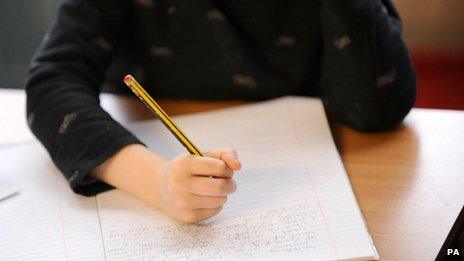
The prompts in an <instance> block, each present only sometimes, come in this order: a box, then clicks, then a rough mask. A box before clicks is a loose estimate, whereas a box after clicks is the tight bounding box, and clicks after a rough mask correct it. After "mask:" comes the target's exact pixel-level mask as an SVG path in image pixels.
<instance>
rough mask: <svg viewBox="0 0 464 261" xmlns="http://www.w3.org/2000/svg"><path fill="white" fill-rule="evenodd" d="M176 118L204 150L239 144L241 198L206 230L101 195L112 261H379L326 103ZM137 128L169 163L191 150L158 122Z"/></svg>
mask: <svg viewBox="0 0 464 261" xmlns="http://www.w3.org/2000/svg"><path fill="white" fill-rule="evenodd" d="M176 121H177V122H178V123H179V124H180V126H182V128H183V129H184V130H185V132H186V133H187V135H189V136H190V137H191V138H192V140H194V141H195V142H196V143H197V144H198V146H199V147H200V148H202V149H203V150H207V149H214V148H221V147H230V146H231V145H233V146H234V148H236V150H237V151H238V152H239V157H240V159H241V161H242V163H243V170H241V171H239V172H238V173H237V174H236V175H235V177H234V178H235V179H236V181H237V185H238V190H237V192H236V193H235V194H233V195H232V196H230V197H229V200H228V203H227V204H226V205H225V207H224V209H223V211H222V212H221V213H220V214H218V215H217V216H215V217H213V218H212V219H210V220H207V221H205V222H203V223H201V224H200V225H185V224H180V223H176V222H174V221H172V220H170V219H168V218H166V217H165V216H164V215H163V214H161V213H159V212H156V211H153V210H152V209H150V208H149V207H147V206H145V205H143V204H142V203H139V202H137V201H136V200H135V199H133V198H132V197H131V196H130V195H127V194H125V193H123V192H121V191H112V192H108V193H104V194H102V195H99V196H98V197H97V199H98V203H99V208H100V217H101V222H102V231H103V239H104V244H105V249H106V255H107V258H109V259H130V258H134V259H156V260H172V259H183V260H216V259H230V260H237V259H238V258H240V259H247V258H252V259H261V258H262V259H272V258H277V259H281V258H282V257H283V256H285V257H293V258H319V259H349V258H366V259H373V258H376V256H377V254H376V251H375V248H374V247H373V245H372V241H371V239H370V236H369V234H368V232H367V229H366V227H365V225H364V222H363V218H362V215H361V213H360V211H359V208H358V206H357V203H356V200H355V198H354V195H353V192H352V190H351V187H350V184H349V181H348V179H347V176H346V173H345V171H344V168H343V165H342V163H341V160H340V157H339V156H338V153H337V151H336V148H335V145H334V143H333V140H332V137H331V134H330V129H329V127H328V124H327V121H326V118H325V114H324V111H323V107H322V104H321V102H320V101H319V100H316V99H307V98H282V99H278V100H275V101H271V102H265V103H261V104H258V105H249V106H244V107H240V108H233V109H227V110H222V111H218V112H208V113H201V114H196V115H190V116H182V117H177V118H176ZM130 129H131V130H132V131H133V132H134V133H135V134H136V135H137V136H138V137H140V138H141V139H142V140H143V141H144V142H145V143H146V144H147V145H148V146H149V147H150V148H151V149H152V150H154V151H157V152H159V153H161V154H164V155H165V156H166V157H173V156H175V155H177V154H179V153H185V151H184V149H183V148H182V147H181V146H180V145H179V144H178V143H177V142H176V141H175V140H174V138H173V137H172V136H171V135H170V134H169V133H168V131H167V130H165V129H164V127H163V126H162V125H161V124H160V123H159V122H154V121H148V122H143V123H137V124H133V125H131V126H130ZM160 141H162V142H160Z"/></svg>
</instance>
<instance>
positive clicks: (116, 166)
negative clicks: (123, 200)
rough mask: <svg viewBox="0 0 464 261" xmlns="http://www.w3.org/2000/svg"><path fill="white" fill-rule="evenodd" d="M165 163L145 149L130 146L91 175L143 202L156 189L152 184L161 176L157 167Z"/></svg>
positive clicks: (162, 159) (138, 145) (138, 146)
mask: <svg viewBox="0 0 464 261" xmlns="http://www.w3.org/2000/svg"><path fill="white" fill-rule="evenodd" d="M165 161H167V160H166V159H165V158H163V157H161V156H159V155H157V154H155V153H153V152H151V151H150V150H148V149H147V148H146V147H144V146H142V145H140V144H131V145H128V146H125V147H124V148H122V149H121V150H120V151H118V152H117V153H116V154H114V155H113V156H112V157H111V158H109V159H107V160H106V161H105V162H104V163H102V164H101V165H99V166H98V167H96V168H95V169H94V171H93V172H92V175H93V176H94V177H96V178H97V179H99V180H101V181H103V182H105V183H108V184H110V185H112V186H114V187H116V188H118V189H121V190H124V191H126V192H128V193H130V194H132V195H134V196H136V197H138V198H141V199H142V200H144V201H145V199H144V198H145V197H146V194H147V193H148V192H150V191H151V190H152V189H154V188H156V184H154V183H158V181H157V180H158V179H157V176H159V175H161V173H160V167H159V166H160V165H163V163H164V162H165ZM151 193H152V194H153V191H151ZM151 203H152V204H153V203H155V202H151Z"/></svg>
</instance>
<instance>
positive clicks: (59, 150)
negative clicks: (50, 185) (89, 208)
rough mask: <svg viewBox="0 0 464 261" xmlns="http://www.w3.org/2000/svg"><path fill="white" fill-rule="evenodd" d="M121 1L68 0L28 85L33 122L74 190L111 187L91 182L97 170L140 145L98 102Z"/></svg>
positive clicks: (119, 19)
mask: <svg viewBox="0 0 464 261" xmlns="http://www.w3.org/2000/svg"><path fill="white" fill-rule="evenodd" d="M123 5H124V3H123V2H122V1H118V0H105V1H91V0H67V1H65V2H64V3H63V4H62V6H61V8H60V10H59V12H58V15H57V18H56V19H55V21H54V23H53V25H52V27H51V29H50V31H49V33H48V34H47V35H46V37H45V38H44V40H43V42H42V44H41V46H40V47H39V49H38V50H37V52H36V54H35V56H34V58H33V61H32V63H31V68H30V69H29V73H28V78H27V81H26V94H27V117H28V123H29V126H30V128H31V130H32V132H33V133H34V134H35V136H36V137H37V138H38V139H39V140H40V142H41V143H42V144H43V145H44V146H45V148H46V149H47V150H48V152H49V154H50V156H51V158H52V160H53V162H54V163H55V165H56V166H57V167H58V169H59V170H60V171H61V172H62V173H63V175H64V176H65V177H66V179H67V180H68V181H69V183H70V186H71V188H72V189H73V191H74V192H76V193H79V194H83V195H87V196H90V195H94V194H96V193H98V192H101V191H104V190H107V189H109V188H111V187H110V186H109V185H106V184H104V183H102V182H99V181H97V180H94V179H92V178H91V177H90V176H89V174H90V172H91V171H92V169H94V168H95V167H96V166H98V165H99V164H101V163H102V162H104V161H105V160H106V159H108V158H109V157H111V156H112V155H113V154H114V153H116V152H117V151H118V150H120V149H121V148H122V147H124V146H126V145H128V144H131V143H140V142H139V140H138V139H137V138H136V137H134V136H133V135H132V134H131V133H130V132H129V131H127V130H126V129H124V128H123V127H122V126H121V125H120V124H118V123H117V122H116V121H114V120H113V119H112V118H111V117H110V115H109V114H108V113H106V112H105V111H104V110H103V109H102V108H101V107H100V103H99V98H98V95H99V92H100V86H101V84H102V82H103V80H104V75H105V71H106V69H107V67H108V65H109V62H110V59H111V56H112V54H113V50H114V49H115V48H116V47H117V45H118V38H119V35H120V34H121V26H122V19H123V17H124V13H123V11H122V10H123V9H124V6H123Z"/></svg>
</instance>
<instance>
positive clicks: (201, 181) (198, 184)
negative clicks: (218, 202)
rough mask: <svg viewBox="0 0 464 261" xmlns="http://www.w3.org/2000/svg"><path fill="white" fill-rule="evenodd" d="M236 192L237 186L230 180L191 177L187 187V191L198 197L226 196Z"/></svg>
mask: <svg viewBox="0 0 464 261" xmlns="http://www.w3.org/2000/svg"><path fill="white" fill-rule="evenodd" d="M236 190H237V184H236V183H235V181H234V180H233V179H230V178H227V179H226V178H220V179H215V178H209V177H193V178H192V179H191V180H190V185H189V191H190V192H191V193H192V194H195V195H199V196H212V197H214V196H215V197H219V196H227V195H229V194H232V193H234V192H235V191H236Z"/></svg>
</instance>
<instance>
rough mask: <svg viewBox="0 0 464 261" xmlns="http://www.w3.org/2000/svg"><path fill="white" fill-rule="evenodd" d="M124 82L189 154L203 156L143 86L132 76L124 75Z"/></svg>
mask: <svg viewBox="0 0 464 261" xmlns="http://www.w3.org/2000/svg"><path fill="white" fill-rule="evenodd" d="M124 83H125V84H126V85H127V86H128V87H129V88H130V89H131V90H132V91H133V92H134V93H135V95H137V97H139V99H140V100H142V102H143V103H144V104H145V105H146V106H147V107H148V109H150V110H151V111H152V112H153V113H154V114H155V115H156V116H157V117H158V119H160V120H161V122H162V123H163V124H164V126H166V128H168V130H169V131H170V132H171V133H172V134H173V135H174V136H175V137H176V138H177V140H178V141H179V142H180V143H181V144H182V145H183V146H184V147H185V148H186V149H187V150H188V151H189V152H190V154H194V155H198V156H203V153H202V152H201V151H200V149H198V147H197V146H195V144H193V142H192V141H190V139H189V138H188V137H187V136H186V135H185V134H184V133H183V132H182V130H181V129H180V128H179V126H177V124H176V123H175V122H174V121H173V120H171V118H169V116H168V115H167V114H166V112H164V111H163V109H161V107H160V106H159V105H158V103H156V102H155V100H154V99H153V98H152V97H151V96H150V95H149V94H148V93H147V92H146V91H145V89H143V87H142V86H141V85H140V84H139V83H138V82H137V81H136V80H135V79H134V77H132V75H126V76H125V77H124Z"/></svg>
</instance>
